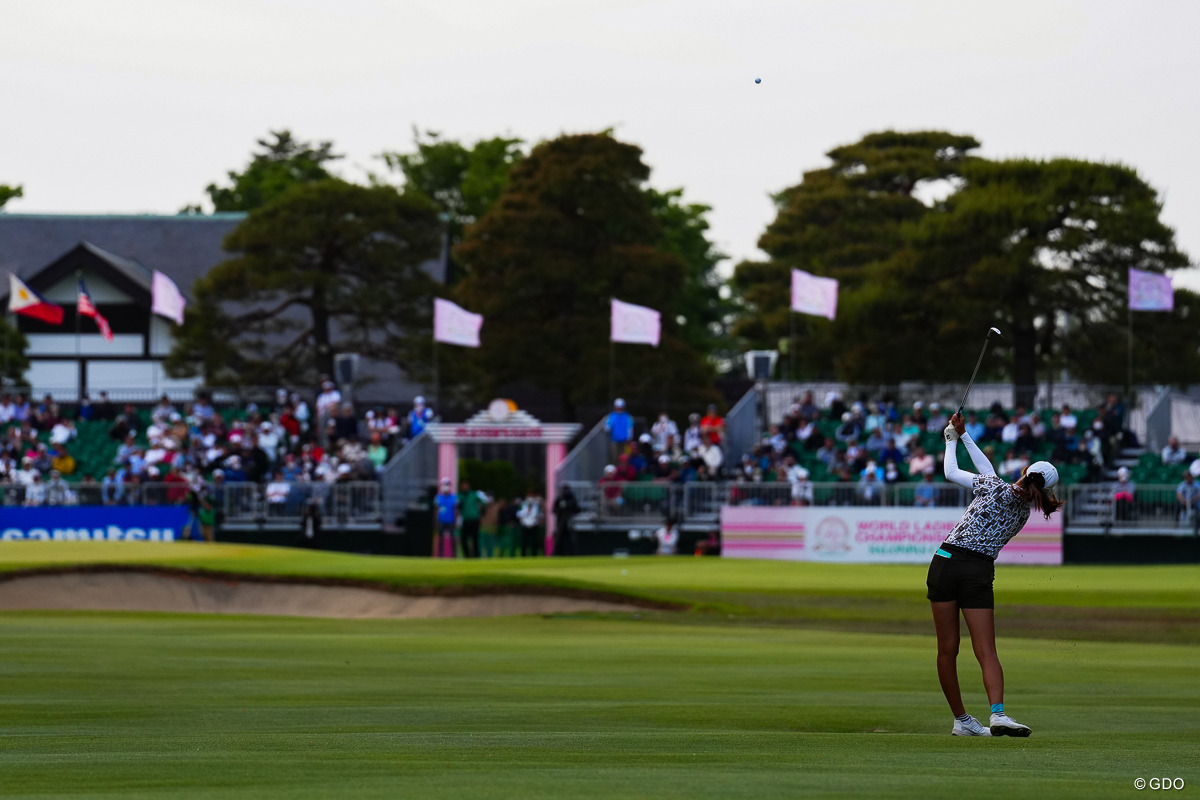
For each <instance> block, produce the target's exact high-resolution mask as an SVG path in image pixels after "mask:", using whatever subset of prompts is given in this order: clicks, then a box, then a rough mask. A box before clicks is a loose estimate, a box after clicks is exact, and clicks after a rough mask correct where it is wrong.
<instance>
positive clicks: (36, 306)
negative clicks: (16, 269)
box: [8, 272, 63, 325]
mask: <svg viewBox="0 0 1200 800" xmlns="http://www.w3.org/2000/svg"><path fill="white" fill-rule="evenodd" d="M8 310H9V311H11V312H13V313H14V314H24V315H25V316H27V317H33V318H34V319H40V320H41V321H42V322H49V323H50V324H51V325H62V321H63V310H62V306H56V305H54V303H51V302H48V301H47V300H46V298H44V297H42V296H41V295H40V294H38V293H37V292H35V291H34V290H33V289H30V288H29V287H28V286H26V285H25V281H23V280H21V279H20V278H18V277H17V276H16V275H13V274H12V273H11V272H10V273H8Z"/></svg>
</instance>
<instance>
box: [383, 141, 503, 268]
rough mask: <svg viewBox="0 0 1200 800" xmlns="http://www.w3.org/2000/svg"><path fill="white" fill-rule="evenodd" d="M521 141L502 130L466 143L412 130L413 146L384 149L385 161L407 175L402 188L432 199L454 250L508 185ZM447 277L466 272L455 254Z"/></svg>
mask: <svg viewBox="0 0 1200 800" xmlns="http://www.w3.org/2000/svg"><path fill="white" fill-rule="evenodd" d="M521 145H522V141H521V140H520V139H514V138H510V137H503V136H497V137H493V138H491V139H481V140H479V141H477V142H475V143H474V144H473V145H471V146H469V147H468V146H466V145H464V144H462V143H460V142H456V141H454V140H452V139H446V138H443V137H442V136H441V134H439V133H437V132H436V131H425V132H424V133H422V132H421V131H419V130H417V129H415V128H414V130H413V148H414V149H413V151H412V152H409V153H401V152H395V151H389V152H385V153H383V154H382V155H381V157H382V158H383V160H384V163H386V164H387V166H388V168H389V169H391V170H392V171H393V172H398V173H400V175H402V176H403V178H404V187H403V190H404V191H405V192H406V193H412V194H416V195H418V196H421V197H424V198H426V199H428V200H429V201H430V202H432V203H433V204H434V205H435V206H437V207H438V209H439V210H440V212H441V215H442V219H443V221H444V222H445V224H446V238H447V244H448V249H449V251H450V252H453V248H454V247H456V246H457V245H458V244H459V243H460V242H461V241H462V238H463V231H464V230H465V228H466V227H467V226H468V225H471V224H473V223H474V222H475V221H476V220H478V219H479V218H480V217H482V216H483V215H484V214H485V213H487V211H488V209H490V208H491V207H492V206H493V205H494V204H495V202H496V201H497V200H498V199H499V197H500V195H501V193H502V192H503V191H504V188H505V187H506V186H507V185H508V176H509V173H510V172H511V171H512V168H513V166H514V165H515V164H516V163H517V162H519V161H520V160H521V159H522V158H523V157H524V152H523V151H522V149H521ZM449 266H450V269H449V275H448V276H447V277H448V280H449V282H451V283H453V282H454V281H456V280H457V279H458V278H459V277H460V276H461V273H462V269H461V265H459V264H457V263H455V262H454V260H453V258H452V259H451V263H450V265H449Z"/></svg>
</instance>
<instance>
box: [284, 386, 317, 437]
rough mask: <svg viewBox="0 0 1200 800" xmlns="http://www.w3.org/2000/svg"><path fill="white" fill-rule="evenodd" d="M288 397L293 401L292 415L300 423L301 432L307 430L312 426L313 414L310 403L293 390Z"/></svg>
mask: <svg viewBox="0 0 1200 800" xmlns="http://www.w3.org/2000/svg"><path fill="white" fill-rule="evenodd" d="M288 399H289V400H291V401H292V416H294V417H295V418H296V422H298V423H299V424H300V431H301V433H303V432H305V431H307V430H308V429H309V428H310V427H312V426H311V424H310V423H311V421H312V420H311V417H312V415H311V414H310V413H309V410H308V403H306V402H304V398H303V397H301V396H300V395H299V394H297V393H295V392H292V394H291V397H289V398H288Z"/></svg>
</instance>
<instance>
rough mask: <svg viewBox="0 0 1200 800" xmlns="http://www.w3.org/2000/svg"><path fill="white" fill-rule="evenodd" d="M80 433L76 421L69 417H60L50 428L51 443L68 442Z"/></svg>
mask: <svg viewBox="0 0 1200 800" xmlns="http://www.w3.org/2000/svg"><path fill="white" fill-rule="evenodd" d="M77 435H78V431H76V430H75V423H73V422H71V420H69V419H60V420H59V421H58V422H56V423H54V427H53V428H51V429H50V444H66V443H67V442H69V441H71V440H72V439H74V438H75V437H76V436H77Z"/></svg>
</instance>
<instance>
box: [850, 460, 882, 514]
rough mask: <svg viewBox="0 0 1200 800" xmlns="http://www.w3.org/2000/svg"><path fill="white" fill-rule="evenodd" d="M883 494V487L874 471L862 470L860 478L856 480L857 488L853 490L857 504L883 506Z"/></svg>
mask: <svg viewBox="0 0 1200 800" xmlns="http://www.w3.org/2000/svg"><path fill="white" fill-rule="evenodd" d="M883 494H884V486H883V483H882V482H881V481H880V480H879V478H878V475H877V474H876V471H875V470H874V469H867V470H864V471H863V474H862V477H861V478H859V479H858V486H857V487H856V488H855V495H856V497H857V498H858V504H859V505H862V506H878V505H883Z"/></svg>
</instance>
